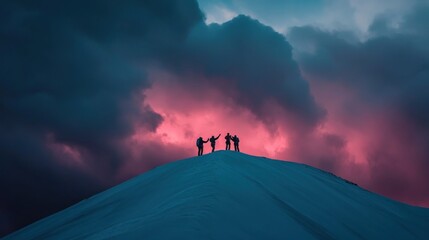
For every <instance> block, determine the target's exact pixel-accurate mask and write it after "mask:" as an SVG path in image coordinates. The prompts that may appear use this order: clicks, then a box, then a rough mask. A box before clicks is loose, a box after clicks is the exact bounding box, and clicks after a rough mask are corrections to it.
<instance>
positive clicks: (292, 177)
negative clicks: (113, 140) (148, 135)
mask: <svg viewBox="0 0 429 240" xmlns="http://www.w3.org/2000/svg"><path fill="white" fill-rule="evenodd" d="M428 229H429V209H425V208H418V207H413V206H409V205H406V204H402V203H399V202H395V201H393V200H390V199H387V198H384V197H382V196H379V195H376V194H373V193H371V192H368V191H366V190H364V189H361V188H360V187H358V186H356V185H353V184H351V183H350V182H347V181H345V180H343V179H341V178H338V177H336V176H334V175H332V174H329V173H326V172H324V171H321V170H318V169H316V168H313V167H309V166H307V165H304V164H298V163H292V162H285V161H276V160H270V159H267V158H263V157H254V156H250V155H246V154H242V153H237V152H231V151H217V152H214V153H211V154H207V155H203V156H201V157H194V158H189V159H185V160H181V161H176V162H173V163H170V164H166V165H164V166H161V167H158V168H156V169H154V170H152V171H149V172H147V173H144V174H142V175H140V176H137V177H135V178H133V179H131V180H129V181H127V182H124V183H122V184H120V185H118V186H116V187H113V188H111V189H108V190H106V191H104V192H102V193H100V194H98V195H95V196H93V197H91V198H90V199H87V200H84V201H82V202H80V203H78V204H76V205H74V206H72V207H70V208H68V209H65V210H63V211H61V212H58V213H56V214H54V215H52V216H49V217H47V218H45V219H42V220H41V221H38V222H36V223H34V224H32V225H30V226H28V227H26V228H24V229H21V230H19V231H17V232H15V233H13V234H11V235H9V236H7V237H6V238H5V239H112V238H113V239H149V240H150V239H429V230H428Z"/></svg>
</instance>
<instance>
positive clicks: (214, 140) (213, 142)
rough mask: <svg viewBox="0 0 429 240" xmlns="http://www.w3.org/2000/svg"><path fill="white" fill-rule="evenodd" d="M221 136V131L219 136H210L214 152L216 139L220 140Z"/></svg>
mask: <svg viewBox="0 0 429 240" xmlns="http://www.w3.org/2000/svg"><path fill="white" fill-rule="evenodd" d="M219 137H220V133H219V135H218V136H217V137H214V136H212V137H211V138H210V145H211V146H212V152H214V150H215V147H216V140H218V138H219Z"/></svg>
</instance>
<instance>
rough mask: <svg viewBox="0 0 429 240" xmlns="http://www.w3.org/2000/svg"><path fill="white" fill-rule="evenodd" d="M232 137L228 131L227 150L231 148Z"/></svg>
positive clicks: (226, 138)
mask: <svg viewBox="0 0 429 240" xmlns="http://www.w3.org/2000/svg"><path fill="white" fill-rule="evenodd" d="M231 138H232V136H231V135H229V133H227V134H226V136H225V150H231Z"/></svg>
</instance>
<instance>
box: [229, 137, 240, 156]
mask: <svg viewBox="0 0 429 240" xmlns="http://www.w3.org/2000/svg"><path fill="white" fill-rule="evenodd" d="M231 140H232V141H233V142H234V151H237V152H240V147H239V146H238V143H239V142H240V139H239V138H238V137H237V135H234V137H232V138H231Z"/></svg>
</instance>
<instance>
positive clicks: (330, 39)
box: [0, 0, 429, 236]
mask: <svg viewBox="0 0 429 240" xmlns="http://www.w3.org/2000/svg"><path fill="white" fill-rule="evenodd" d="M267 2H268V1H261V0H246V1H244V0H241V1H240V0H220V1H211V0H200V1H196V0H189V1H188V0H186V1H185V0H184V1H175V0H162V1H159V0H140V1H139V0H129V1H102V0H94V1H82V0H75V1H54V0H45V1H30V0H27V1H26V0H3V1H1V2H0V191H1V192H0V195H1V197H0V236H2V235H4V234H6V233H9V232H11V231H13V230H16V229H18V228H20V227H22V226H25V225H27V224H29V223H31V222H33V221H35V220H37V219H40V218H42V217H45V216H47V215H49V214H52V213H54V212H56V211H58V210H61V209H63V208H65V207H67V206H70V205H71V204H73V203H76V202H78V201H80V200H82V199H84V198H87V197H89V196H91V195H93V194H95V193H97V192H100V191H102V190H104V189H106V188H108V187H111V186H113V185H116V184H118V183H121V182H122V181H124V180H126V179H129V178H130V177H133V176H135V175H137V174H140V173H142V172H145V171H148V170H150V169H152V168H154V167H156V166H159V165H162V164H165V163H167V162H171V161H174V160H178V159H182V158H187V157H191V156H194V155H196V153H197V149H196V147H195V140H196V138H197V137H199V136H202V137H204V138H207V137H209V136H211V135H217V134H219V133H221V134H222V137H221V140H220V141H219V142H218V145H217V148H218V149H222V148H224V141H223V140H222V139H223V136H224V135H225V134H226V133H227V132H230V133H232V134H237V135H238V136H239V137H240V148H241V150H242V151H243V152H245V153H248V154H253V155H262V156H267V157H270V158H276V159H282V160H289V161H295V162H301V163H306V164H309V165H312V166H315V167H318V168H321V169H323V170H326V171H330V172H332V173H334V174H336V175H339V176H341V177H343V178H346V179H349V180H351V181H353V182H356V183H357V184H359V185H360V186H362V187H364V188H366V189H369V190H370V191H373V192H376V193H378V194H382V195H384V196H387V197H390V198H393V199H395V200H398V201H402V202H405V203H408V204H413V205H418V206H425V207H429V174H428V172H429V45H428V44H427V42H429V2H427V1H423V0H421V1H420V0H380V1H372V0H309V1H298V0H273V1H269V4H268V3H267ZM208 150H209V146H208V145H207V146H206V148H205V151H206V152H208Z"/></svg>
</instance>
